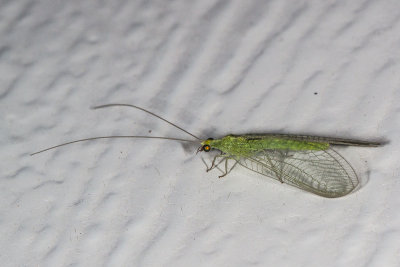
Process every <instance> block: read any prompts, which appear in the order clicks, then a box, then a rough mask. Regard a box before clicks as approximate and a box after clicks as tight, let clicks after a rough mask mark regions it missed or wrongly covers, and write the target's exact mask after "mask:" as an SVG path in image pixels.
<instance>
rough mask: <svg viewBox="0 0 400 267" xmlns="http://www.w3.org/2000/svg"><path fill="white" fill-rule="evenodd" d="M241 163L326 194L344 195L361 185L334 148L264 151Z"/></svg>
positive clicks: (255, 170) (323, 194)
mask: <svg viewBox="0 0 400 267" xmlns="http://www.w3.org/2000/svg"><path fill="white" fill-rule="evenodd" d="M238 163H239V164H240V165H242V166H243V167H245V168H247V169H250V170H252V171H254V172H257V173H260V174H262V175H265V176H269V177H271V178H274V179H276V180H279V181H281V182H282V183H287V184H290V185H292V186H295V187H298V188H300V189H303V190H305V191H308V192H311V193H314V194H317V195H320V196H323V197H329V198H333V197H341V196H345V195H347V194H349V193H350V192H352V191H353V190H354V189H355V188H356V187H357V185H358V184H359V181H358V178H357V175H356V173H355V172H354V169H353V168H352V167H351V166H350V164H349V163H348V162H347V161H346V160H345V159H344V158H343V157H342V156H341V155H340V154H338V153H337V152H336V151H334V150H333V149H332V148H330V149H327V150H323V151H322V150H321V151H313V150H307V151H291V150H290V151H280V150H265V151H262V152H259V153H257V154H256V155H254V156H251V157H242V158H240V159H239V160H238Z"/></svg>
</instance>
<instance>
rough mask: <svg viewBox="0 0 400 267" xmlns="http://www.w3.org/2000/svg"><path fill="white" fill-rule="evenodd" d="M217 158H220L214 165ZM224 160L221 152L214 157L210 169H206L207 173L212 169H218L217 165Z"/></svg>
mask: <svg viewBox="0 0 400 267" xmlns="http://www.w3.org/2000/svg"><path fill="white" fill-rule="evenodd" d="M217 158H222V159H221V160H220V161H219V162H218V163H217V164H215V161H216V160H217ZM224 159H225V155H223V153H222V152H221V154H219V155H216V156H215V157H214V159H213V161H212V163H211V166H210V168H208V167H207V170H206V171H207V172H209V171H211V170H212V169H214V168H215V167H218V165H219V164H221V162H222V161H224Z"/></svg>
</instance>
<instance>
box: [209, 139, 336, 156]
mask: <svg viewBox="0 0 400 267" xmlns="http://www.w3.org/2000/svg"><path fill="white" fill-rule="evenodd" d="M211 146H212V147H214V148H216V149H219V150H221V151H223V152H225V153H229V154H232V155H246V154H253V153H256V152H258V151H262V150H268V149H274V150H296V151H299V150H326V149H328V148H329V143H325V142H312V141H305V140H295V139H290V138H281V137H276V136H265V137H256V138H254V137H249V136H231V135H228V136H225V137H224V138H222V139H218V140H213V141H212V144H211Z"/></svg>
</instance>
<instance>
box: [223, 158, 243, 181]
mask: <svg viewBox="0 0 400 267" xmlns="http://www.w3.org/2000/svg"><path fill="white" fill-rule="evenodd" d="M228 159H230V158H225V173H223V174H222V175H220V176H218V178H222V177H225V176H226V175H228V173H230V172H231V171H232V169H233V168H234V167H235V166H236V164H237V163H238V162H237V160H235V163H234V164H233V165H232V167H231V168H230V169H229V171H228Z"/></svg>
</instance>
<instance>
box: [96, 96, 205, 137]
mask: <svg viewBox="0 0 400 267" xmlns="http://www.w3.org/2000/svg"><path fill="white" fill-rule="evenodd" d="M116 106H121V107H131V108H136V109H140V110H142V111H144V112H146V113H148V114H150V115H152V116H154V117H157V118H159V119H161V120H163V121H165V122H166V123H169V124H170V125H172V126H174V127H175V128H178V129H179V130H181V131H183V132H185V133H187V134H188V135H191V136H192V137H194V138H196V139H197V140H201V139H200V138H199V137H197V136H195V135H194V134H191V133H189V132H188V131H186V130H185V129H183V128H181V127H179V126H178V125H176V124H174V123H172V122H170V121H168V120H166V119H164V118H163V117H161V116H159V115H157V114H155V113H153V112H151V111H148V110H146V109H144V108H141V107H138V106H135V105H130V104H107V105H101V106H95V107H92V109H99V108H108V107H116Z"/></svg>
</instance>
